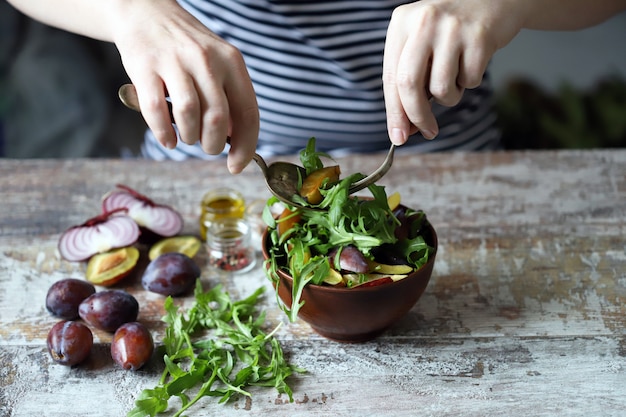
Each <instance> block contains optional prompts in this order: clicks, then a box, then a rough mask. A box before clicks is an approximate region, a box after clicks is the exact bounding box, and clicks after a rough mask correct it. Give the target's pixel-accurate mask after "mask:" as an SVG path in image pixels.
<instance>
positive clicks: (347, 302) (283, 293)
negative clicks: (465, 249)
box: [262, 223, 437, 342]
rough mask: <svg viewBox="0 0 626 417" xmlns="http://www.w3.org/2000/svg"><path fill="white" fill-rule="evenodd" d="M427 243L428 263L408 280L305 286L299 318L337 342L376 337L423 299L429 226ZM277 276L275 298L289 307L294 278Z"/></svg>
mask: <svg viewBox="0 0 626 417" xmlns="http://www.w3.org/2000/svg"><path fill="white" fill-rule="evenodd" d="M425 238H426V242H427V243H428V244H429V245H431V246H432V247H434V248H435V251H434V253H433V254H432V255H431V257H430V259H429V261H428V262H427V263H426V265H424V266H423V267H422V268H420V269H419V270H417V271H415V272H413V273H411V274H410V275H409V276H408V277H406V278H404V279H402V280H400V281H396V282H393V283H389V284H383V285H378V286H374V287H361V288H360V287H356V288H350V289H349V288H345V287H331V286H322V285H313V284H310V285H307V286H306V287H305V288H304V290H303V292H302V300H303V301H304V305H303V306H302V308H301V309H300V311H299V312H298V317H299V318H300V319H301V320H304V321H305V322H307V323H308V324H309V325H310V326H311V328H313V330H315V331H316V332H317V333H319V334H320V335H322V336H324V337H326V338H328V339H333V340H336V341H340V342H365V341H367V340H371V339H373V338H375V337H376V336H378V335H379V334H380V333H382V332H383V331H385V330H386V329H387V328H389V327H390V326H392V325H393V324H394V323H395V322H397V321H398V320H399V319H401V318H402V317H403V316H404V315H406V314H407V313H408V312H409V310H411V308H413V306H414V305H415V303H416V302H417V300H419V298H420V297H421V296H422V294H423V293H424V290H425V289H426V286H427V285H428V282H429V281H430V277H431V275H432V272H433V266H434V264H435V255H436V253H437V234H436V233H435V229H434V228H433V227H432V225H431V224H430V223H428V225H427V232H426V234H425ZM262 242H263V248H262V250H263V256H264V258H265V259H267V258H268V257H269V253H268V245H269V244H270V239H269V233H268V230H267V229H266V231H265V233H264V234H263V240H262ZM278 275H279V277H280V281H279V285H278V295H279V297H280V299H281V300H282V302H283V303H285V305H287V306H289V307H291V301H292V300H291V289H292V284H293V279H292V278H291V277H290V276H289V275H288V274H286V273H285V272H284V271H278Z"/></svg>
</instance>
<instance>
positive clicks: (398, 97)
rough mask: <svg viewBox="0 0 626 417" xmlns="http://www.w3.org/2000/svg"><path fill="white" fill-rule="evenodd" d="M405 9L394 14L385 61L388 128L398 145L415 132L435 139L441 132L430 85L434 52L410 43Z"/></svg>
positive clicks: (391, 138)
mask: <svg viewBox="0 0 626 417" xmlns="http://www.w3.org/2000/svg"><path fill="white" fill-rule="evenodd" d="M405 9H406V8H402V7H400V8H398V9H396V11H394V14H393V16H392V18H391V22H390V24H389V30H388V32H387V39H386V41H385V52H384V58H383V91H384V95H385V108H386V111H387V129H388V132H389V138H390V140H391V142H392V143H394V144H396V145H402V144H404V143H405V142H406V140H407V138H408V136H409V134H412V133H414V132H415V131H416V130H419V131H421V132H422V135H423V136H424V137H425V138H427V139H432V138H434V137H435V136H436V135H437V132H438V127H437V121H436V120H435V117H434V115H433V113H432V110H431V106H430V102H429V94H430V93H429V91H428V85H427V83H428V79H429V69H430V57H431V54H432V49H431V48H430V45H429V44H428V43H426V42H415V41H412V40H411V38H410V37H409V32H408V31H406V30H405V29H406V26H405V24H404V21H403V20H404V17H405V15H404V14H403V11H404V10H405ZM412 23H413V22H411V24H412Z"/></svg>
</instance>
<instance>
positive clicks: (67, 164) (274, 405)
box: [0, 150, 626, 417]
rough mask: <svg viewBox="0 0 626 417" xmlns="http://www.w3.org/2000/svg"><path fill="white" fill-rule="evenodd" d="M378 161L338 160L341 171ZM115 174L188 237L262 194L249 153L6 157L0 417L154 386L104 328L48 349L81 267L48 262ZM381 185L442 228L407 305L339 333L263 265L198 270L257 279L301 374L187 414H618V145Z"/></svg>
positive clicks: (95, 405)
mask: <svg viewBox="0 0 626 417" xmlns="http://www.w3.org/2000/svg"><path fill="white" fill-rule="evenodd" d="M287 159H295V158H287ZM381 160H382V155H374V156H372V155H370V156H355V157H351V158H346V159H340V160H339V162H340V164H341V166H342V170H343V172H344V173H349V172H353V171H360V172H369V171H371V170H373V169H374V168H375V167H376V166H377V164H379V163H380V161H381ZM116 183H124V184H127V185H129V186H131V187H134V188H136V189H137V190H139V191H141V192H144V193H145V194H147V195H149V196H150V197H152V198H154V199H155V200H157V201H159V202H165V203H169V204H171V205H173V206H175V207H176V208H177V209H179V210H180V211H181V212H182V214H183V216H184V218H185V221H186V231H187V232H189V233H197V231H198V227H197V216H198V213H199V200H200V198H201V196H202V194H203V193H204V192H205V191H207V190H209V189H212V188H214V187H217V186H220V185H229V186H234V187H236V188H238V189H240V190H241V191H242V192H243V194H244V195H245V196H246V198H248V199H249V201H252V200H254V199H258V198H261V199H265V198H267V197H268V196H269V193H268V192H267V191H266V190H265V188H264V184H263V182H262V179H261V176H260V173H259V171H258V168H257V167H256V166H250V167H248V168H247V169H246V170H245V171H244V173H242V174H241V175H239V176H235V177H232V176H230V175H229V174H228V172H227V170H226V167H225V163H224V161H218V162H211V163H208V162H201V161H193V162H184V163H180V162H150V161H141V160H27V161H14V160H2V161H1V162H0V195H1V198H0V253H1V254H2V255H1V257H0V415H1V416H11V417H32V416H40V415H45V416H47V417H54V416H64V417H67V416H81V417H85V416H98V417H105V416H115V417H119V416H122V415H125V413H126V412H127V411H128V410H129V409H131V408H132V406H133V402H134V399H135V397H136V396H137V395H138V393H139V392H140V391H141V390H142V389H143V388H148V387H152V386H154V384H155V383H156V380H157V378H158V375H159V372H160V368H159V366H158V364H152V363H151V364H150V365H149V366H147V367H146V368H144V369H143V370H140V371H138V372H134V373H133V372H130V371H124V370H122V369H120V368H118V367H117V366H116V365H115V364H114V363H113V362H112V360H111V359H110V357H109V356H107V351H108V345H107V343H108V342H109V341H110V335H107V334H103V333H96V348H95V351H94V352H92V355H91V356H90V358H89V360H88V361H87V362H86V363H84V364H83V365H80V366H78V367H74V368H67V367H64V366H60V365H57V364H54V363H53V362H52V360H51V358H50V357H49V355H48V353H47V351H46V347H45V338H46V335H47V332H48V330H49V329H50V328H51V326H52V325H53V324H54V323H55V322H56V321H57V319H55V318H54V317H52V316H51V315H49V314H48V312H47V311H46V309H45V307H44V299H45V294H46V292H47V289H48V287H49V286H50V285H51V284H52V283H53V282H55V281H57V280H59V279H62V278H66V277H83V276H84V265H83V264H77V263H70V262H66V261H63V260H61V259H60V258H59V256H58V254H57V252H56V244H57V240H58V238H59V235H60V233H61V232H62V231H64V230H65V229H66V228H68V227H69V226H71V225H75V224H80V223H82V222H83V221H84V220H86V219H87V218H89V217H91V216H93V215H95V214H97V213H98V212H99V209H100V207H99V199H100V197H101V196H102V195H103V194H104V193H105V192H106V191H108V190H110V189H112V188H113V187H114V185H115V184H116ZM381 183H382V184H384V185H386V186H387V190H388V191H389V192H392V191H399V192H400V193H401V195H402V196H403V202H404V203H406V204H407V205H408V206H410V207H414V208H422V209H424V210H425V211H426V212H427V213H428V215H429V218H430V220H431V222H432V223H433V224H434V226H435V228H436V229H437V231H438V234H439V241H440V247H439V253H438V257H437V262H436V265H435V271H434V274H433V278H432V280H431V282H430V284H429V286H428V288H427V289H426V292H425V294H424V296H423V297H422V298H421V299H420V301H419V302H418V303H417V305H416V306H415V307H414V308H413V309H412V310H411V312H410V313H409V314H408V315H407V316H406V317H405V318H404V319H403V320H401V321H400V322H399V323H397V325H396V326H395V327H393V328H392V329H390V330H389V331H387V332H386V333H384V334H383V335H382V336H380V337H378V338H377V339H375V340H373V341H371V342H367V343H363V344H340V343H337V342H332V341H329V340H326V339H324V338H322V337H320V336H318V335H316V334H315V333H313V332H312V331H311V329H310V328H309V327H308V326H307V325H306V324H304V323H302V322H298V323H295V324H289V323H288V322H286V318H285V316H284V314H283V313H282V312H281V311H280V310H278V308H277V306H276V303H275V298H274V296H273V294H272V293H271V290H270V289H269V288H270V286H269V283H268V281H267V279H266V278H265V276H264V274H263V273H262V271H261V270H260V267H259V268H256V269H255V270H253V271H252V272H250V273H247V274H245V275H240V276H236V277H232V276H228V275H226V274H217V273H215V272H208V270H207V269H205V271H206V272H205V274H204V275H203V280H204V282H205V283H206V284H207V285H209V286H210V285H215V284H216V283H223V284H225V285H226V287H227V288H228V289H229V291H230V292H231V294H232V295H233V296H234V297H240V296H244V295H247V294H248V293H250V292H252V291H253V290H254V289H256V288H258V287H259V286H266V287H267V288H268V292H267V296H266V297H265V299H264V302H263V308H265V309H266V310H267V312H268V320H269V321H270V322H273V324H276V323H278V322H279V321H284V322H286V323H285V325H283V326H282V327H281V330H280V331H279V332H278V334H277V336H278V338H279V339H280V341H281V342H282V344H283V346H284V349H285V352H286V353H287V354H288V355H289V358H290V361H291V362H292V363H295V364H297V365H300V366H303V367H305V368H306V369H307V371H308V372H307V373H306V374H304V375H299V376H296V377H294V378H293V379H292V380H291V385H292V387H293V389H294V396H295V401H294V402H293V403H289V402H288V401H287V398H286V397H285V396H284V395H283V396H279V395H278V394H277V393H276V391H274V390H273V389H255V390H253V391H252V392H253V397H252V399H251V400H250V399H245V398H240V399H238V400H236V401H233V402H230V403H227V404H225V405H221V404H218V403H217V401H216V400H215V399H211V398H206V399H204V400H203V401H202V402H201V404H199V405H198V406H197V407H196V408H195V409H194V410H195V411H194V412H192V413H190V414H189V415H190V416H201V415H202V416H205V415H221V416H250V415H254V416H262V415H272V416H310V415H319V416H389V417H394V416H414V415H422V416H431V415H432V416H442V415H455V416H457V415H458V416H477V417H478V416H480V417H484V416H526V415H532V416H624V415H626V331H625V327H626V319H625V316H626V238H625V236H626V220H625V219H626V150H597V151H562V152H503V153H481V154H472V153H451V154H431V155H412V156H403V155H400V156H398V157H397V160H396V162H395V164H394V166H393V168H392V170H391V171H390V172H389V174H388V175H387V176H386V177H385V178H384V179H383V180H382V182H381ZM121 287H122V288H124V289H127V290H128V291H131V292H132V293H133V294H135V295H136V297H137V298H138V299H139V300H140V303H141V305H142V309H141V311H140V317H139V319H140V320H142V321H144V322H145V323H147V324H148V325H149V326H150V327H151V329H152V331H153V332H154V334H155V337H156V339H157V340H158V337H159V332H160V330H161V329H162V326H161V324H160V321H159V319H160V316H161V313H162V311H161V310H160V308H159V307H158V306H159V305H160V303H162V298H159V297H160V296H157V295H155V294H148V293H147V292H145V291H143V290H142V289H141V286H140V284H139V283H138V282H137V281H134V282H127V283H125V284H124V285H122V286H121ZM183 302H184V300H183ZM155 306H157V307H155Z"/></svg>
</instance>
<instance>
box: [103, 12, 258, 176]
mask: <svg viewBox="0 0 626 417" xmlns="http://www.w3.org/2000/svg"><path fill="white" fill-rule="evenodd" d="M126 4H127V7H126V9H125V10H124V11H123V13H121V15H122V18H121V19H120V23H119V25H118V26H117V27H116V28H115V30H114V35H113V36H114V42H115V44H116V46H117V48H118V50H119V53H120V56H121V58H122V63H123V64H124V67H125V69H126V72H127V74H128V76H129V78H130V80H131V81H132V83H133V84H134V85H135V88H136V89H137V95H138V98H139V105H140V107H141V109H142V114H143V117H144V119H145V121H146V123H147V125H148V127H149V128H150V129H151V130H152V132H153V133H154V135H155V137H156V138H157V140H158V141H159V142H160V143H161V144H162V145H163V146H165V147H168V148H173V147H175V146H176V141H177V139H176V133H175V131H174V128H173V127H172V124H171V119H170V116H169V112H168V107H167V103H166V100H165V97H166V96H169V97H170V99H171V102H172V112H173V115H174V119H175V121H176V126H177V128H178V131H179V134H180V138H181V140H182V141H183V142H185V143H187V144H194V143H196V142H197V141H198V140H199V141H200V143H201V146H202V149H203V150H204V152H206V153H207V154H210V155H217V154H219V153H221V152H222V151H223V150H224V147H225V144H226V138H227V137H228V136H230V138H231V149H230V152H229V155H228V168H229V170H230V172H232V173H234V174H236V173H239V172H241V171H242V170H243V168H245V166H246V165H247V164H248V163H249V162H250V161H251V160H252V156H253V154H254V152H255V149H256V144H257V139H258V133H259V111H258V106H257V102H256V95H255V93H254V89H253V86H252V82H251V80H250V77H249V75H248V71H247V69H246V65H245V63H244V60H243V57H242V55H241V53H240V52H239V51H238V50H237V49H236V48H235V47H234V46H232V45H231V44H229V43H227V42H225V41H224V40H223V39H221V38H219V37H218V36H217V35H215V34H214V33H213V32H211V31H210V30H209V29H207V28H206V27H205V26H204V25H203V24H202V23H201V22H199V21H198V20H197V19H196V18H195V17H193V16H192V15H191V14H189V13H188V12H187V11H185V10H184V9H183V8H182V7H180V6H179V5H178V4H177V3H176V1H175V0H159V1H154V0H135V1H132V2H128V3H126Z"/></svg>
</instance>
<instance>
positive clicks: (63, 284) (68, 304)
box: [46, 278, 96, 320]
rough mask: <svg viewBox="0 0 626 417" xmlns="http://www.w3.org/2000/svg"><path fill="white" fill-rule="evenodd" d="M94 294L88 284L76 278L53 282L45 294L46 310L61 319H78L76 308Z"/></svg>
mask: <svg viewBox="0 0 626 417" xmlns="http://www.w3.org/2000/svg"><path fill="white" fill-rule="evenodd" d="M95 292H96V288H95V287H94V286H93V285H92V284H91V283H89V282H87V281H83V280H80V279H76V278H66V279H62V280H60V281H57V282H55V283H54V284H52V285H51V286H50V288H49V289H48V293H47V294H46V309H48V311H49V312H50V313H51V314H53V315H55V316H57V317H60V318H62V319H65V320H74V319H76V318H78V306H79V305H80V303H82V302H83V300H84V299H85V298H87V297H89V296H90V295H92V294H93V293H95Z"/></svg>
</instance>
